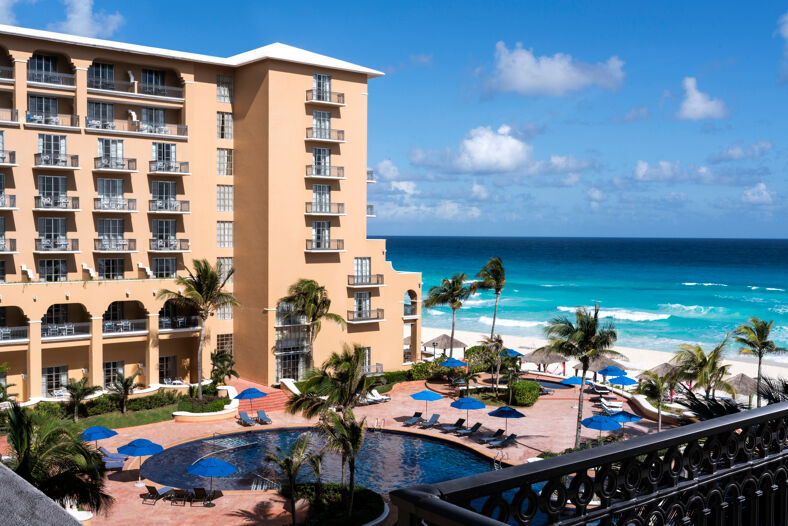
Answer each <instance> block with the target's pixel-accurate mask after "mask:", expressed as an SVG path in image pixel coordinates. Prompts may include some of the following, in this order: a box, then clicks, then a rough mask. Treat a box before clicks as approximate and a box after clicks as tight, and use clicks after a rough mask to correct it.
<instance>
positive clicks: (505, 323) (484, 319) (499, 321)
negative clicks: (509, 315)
mask: <svg viewBox="0 0 788 526" xmlns="http://www.w3.org/2000/svg"><path fill="white" fill-rule="evenodd" d="M492 321H493V320H492V317H491V316H480V317H479V323H484V324H485V325H492ZM499 325H500V326H501V327H543V326H545V325H547V322H546V321H526V320H509V319H506V318H496V320H495V326H496V327H497V326H499Z"/></svg>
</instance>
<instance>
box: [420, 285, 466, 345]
mask: <svg viewBox="0 0 788 526" xmlns="http://www.w3.org/2000/svg"><path fill="white" fill-rule="evenodd" d="M471 294H472V291H471V287H470V285H469V284H468V276H466V275H465V274H464V273H460V274H455V275H454V276H452V277H451V279H449V278H443V280H442V281H441V284H440V285H437V286H435V287H432V288H430V290H429V291H428V293H427V299H426V300H424V306H425V307H428V308H432V307H443V306H447V307H449V308H450V309H451V341H450V342H449V355H450V356H453V355H454V325H455V321H456V318H457V311H458V310H460V309H461V308H462V303H463V302H464V301H465V300H467V299H468V297H470V295H471Z"/></svg>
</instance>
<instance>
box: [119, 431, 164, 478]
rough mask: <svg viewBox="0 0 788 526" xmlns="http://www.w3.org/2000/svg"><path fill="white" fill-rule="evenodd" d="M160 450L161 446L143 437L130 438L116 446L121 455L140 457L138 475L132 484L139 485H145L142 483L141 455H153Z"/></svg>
mask: <svg viewBox="0 0 788 526" xmlns="http://www.w3.org/2000/svg"><path fill="white" fill-rule="evenodd" d="M162 451H164V448H163V447H161V446H160V445H159V444H155V443H153V442H151V441H150V440H147V439H145V438H138V439H137V440H132V441H131V442H129V443H128V444H126V445H125V446H120V447H119V448H118V453H120V454H122V455H127V456H129V457H140V475H139V477H138V478H137V483H136V484H134V485H135V486H137V487H141V486H144V485H145V484H143V483H142V457H147V456H149V455H155V454H156V453H160V452H162Z"/></svg>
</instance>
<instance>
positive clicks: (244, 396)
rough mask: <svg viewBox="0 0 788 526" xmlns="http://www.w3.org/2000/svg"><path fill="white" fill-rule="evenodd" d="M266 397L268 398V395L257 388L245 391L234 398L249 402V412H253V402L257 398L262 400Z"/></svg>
mask: <svg viewBox="0 0 788 526" xmlns="http://www.w3.org/2000/svg"><path fill="white" fill-rule="evenodd" d="M264 396H268V395H267V394H266V393H264V392H262V391H260V390H259V389H257V388H255V387H250V388H249V389H244V390H243V391H241V392H240V393H238V394H237V395H235V396H234V397H233V398H234V399H235V400H249V411H251V410H252V400H254V399H255V398H262V397H264Z"/></svg>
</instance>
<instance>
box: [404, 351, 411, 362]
mask: <svg viewBox="0 0 788 526" xmlns="http://www.w3.org/2000/svg"><path fill="white" fill-rule="evenodd" d="M412 361H413V353H411V352H410V349H403V350H402V363H411V362H412Z"/></svg>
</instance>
